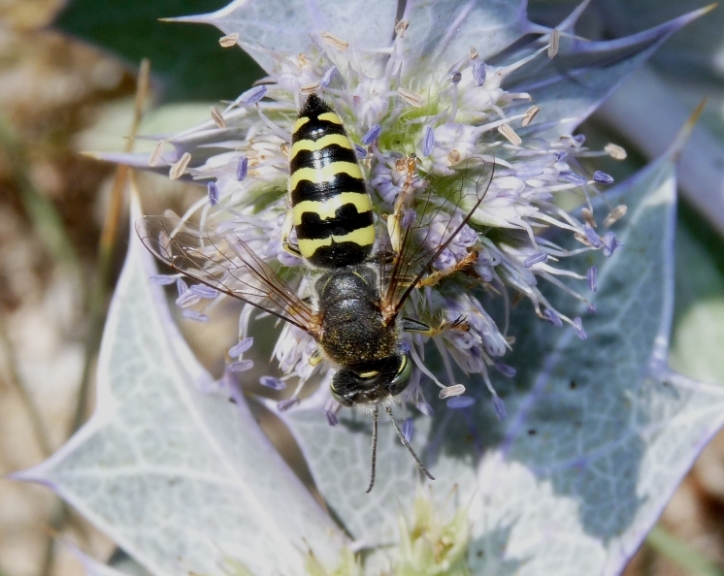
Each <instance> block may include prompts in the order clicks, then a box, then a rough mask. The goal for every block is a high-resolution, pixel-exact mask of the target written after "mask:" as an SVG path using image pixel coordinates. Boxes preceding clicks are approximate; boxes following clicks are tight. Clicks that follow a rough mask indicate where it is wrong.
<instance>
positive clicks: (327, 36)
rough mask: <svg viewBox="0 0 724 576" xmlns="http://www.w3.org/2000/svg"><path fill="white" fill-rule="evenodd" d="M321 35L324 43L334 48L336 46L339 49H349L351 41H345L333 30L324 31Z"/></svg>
mask: <svg viewBox="0 0 724 576" xmlns="http://www.w3.org/2000/svg"><path fill="white" fill-rule="evenodd" d="M320 36H321V37H322V40H323V41H324V43H325V44H327V45H328V46H331V47H332V48H336V49H337V50H347V49H348V48H349V42H345V41H344V40H342V39H341V38H339V37H337V36H335V35H334V34H332V33H331V32H322V33H321V34H320Z"/></svg>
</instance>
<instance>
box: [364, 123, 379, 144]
mask: <svg viewBox="0 0 724 576" xmlns="http://www.w3.org/2000/svg"><path fill="white" fill-rule="evenodd" d="M381 133H382V126H380V125H379V124H373V125H372V126H371V127H370V129H369V130H367V133H366V134H365V135H364V136H362V144H364V145H365V146H369V145H370V144H372V142H374V141H375V140H377V138H379V137H380V134H381Z"/></svg>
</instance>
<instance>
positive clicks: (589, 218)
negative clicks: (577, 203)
mask: <svg viewBox="0 0 724 576" xmlns="http://www.w3.org/2000/svg"><path fill="white" fill-rule="evenodd" d="M581 214H582V215H583V219H584V220H585V221H586V224H588V225H589V226H590V227H591V228H595V227H596V220H595V219H594V218H593V212H591V210H590V209H589V208H584V209H583V210H581Z"/></svg>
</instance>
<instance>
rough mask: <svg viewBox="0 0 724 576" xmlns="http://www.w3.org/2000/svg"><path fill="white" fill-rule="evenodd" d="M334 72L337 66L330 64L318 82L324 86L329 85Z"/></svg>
mask: <svg viewBox="0 0 724 576" xmlns="http://www.w3.org/2000/svg"><path fill="white" fill-rule="evenodd" d="M335 72H337V67H336V66H332V67H331V68H330V69H329V70H327V71H326V72H325V73H324V76H322V79H321V80H320V81H319V83H320V84H321V85H322V86H323V87H325V88H326V87H327V86H329V83H330V82H331V80H332V76H334V74H335Z"/></svg>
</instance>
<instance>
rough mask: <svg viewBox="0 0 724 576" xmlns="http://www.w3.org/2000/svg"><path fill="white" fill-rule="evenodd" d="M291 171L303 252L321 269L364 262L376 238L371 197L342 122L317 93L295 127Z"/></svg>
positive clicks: (293, 204) (299, 240)
mask: <svg viewBox="0 0 724 576" xmlns="http://www.w3.org/2000/svg"><path fill="white" fill-rule="evenodd" d="M289 172H290V178H289V192H290V194H291V199H292V217H293V220H294V227H295V229H296V232H297V242H298V245H299V251H300V252H301V254H302V256H303V257H304V258H305V259H306V260H307V261H309V262H310V263H311V264H313V265H314V266H318V267H321V268H339V267H342V266H353V265H355V264H361V263H362V262H364V261H365V260H366V259H367V258H368V257H369V255H370V253H371V252H372V245H373V244H374V241H375V229H374V225H373V219H372V200H371V198H370V196H369V194H368V193H367V189H366V187H365V182H364V178H363V177H362V172H361V170H360V168H359V165H358V164H357V157H356V155H355V151H354V147H353V146H352V142H351V141H350V139H349V137H348V136H347V133H346V132H345V130H344V126H343V125H342V120H341V119H340V118H339V116H337V114H336V113H335V112H334V111H333V110H332V109H331V108H330V107H329V106H328V105H327V104H326V103H325V102H324V101H323V100H321V99H320V98H319V97H317V96H316V95H315V94H312V95H310V96H309V97H308V98H307V101H306V102H305V104H304V106H303V108H302V110H301V111H300V112H299V118H298V119H297V122H296V124H295V125H294V132H293V134H292V149H291V152H290V154H289Z"/></svg>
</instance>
